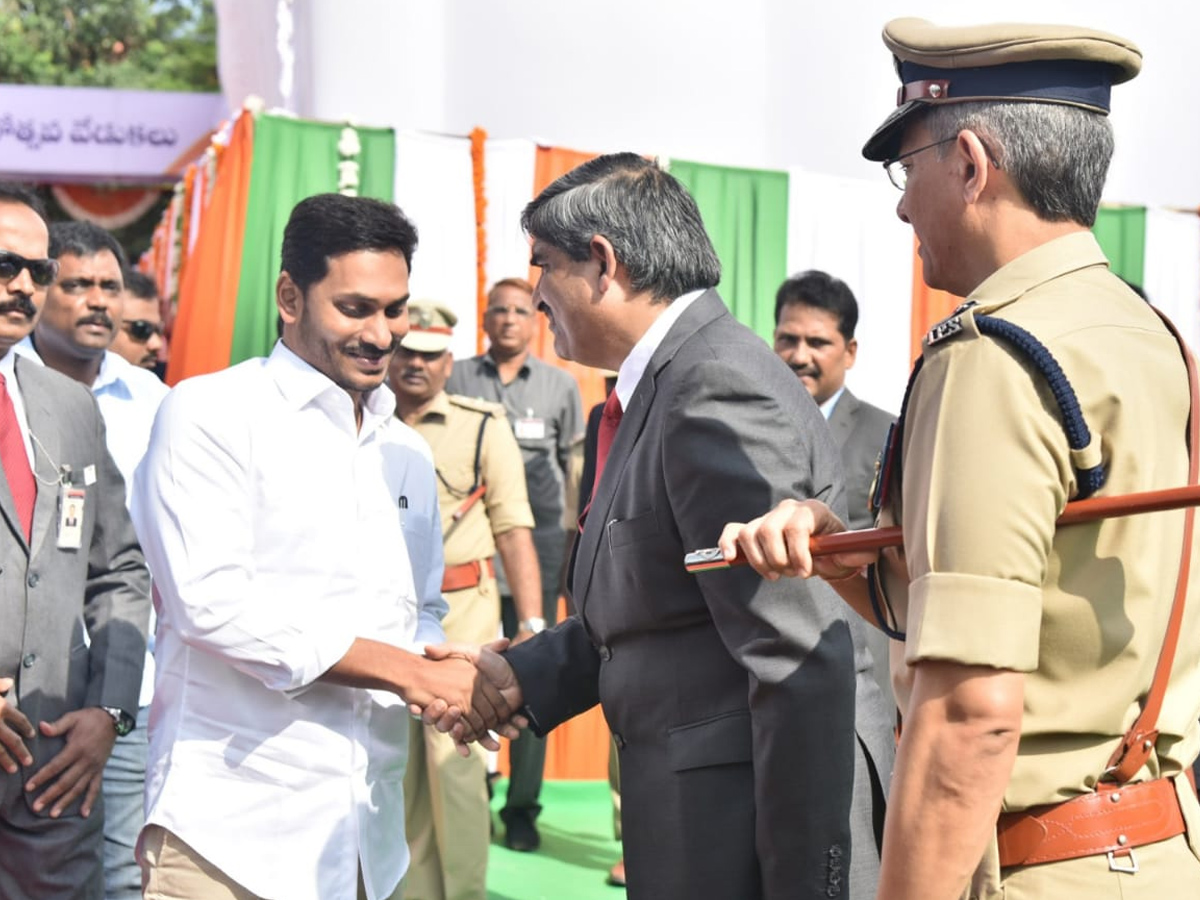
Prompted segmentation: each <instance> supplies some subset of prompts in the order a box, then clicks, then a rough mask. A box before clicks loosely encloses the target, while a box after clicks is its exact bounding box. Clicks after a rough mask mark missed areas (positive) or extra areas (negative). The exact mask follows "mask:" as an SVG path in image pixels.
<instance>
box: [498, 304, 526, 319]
mask: <svg viewBox="0 0 1200 900" xmlns="http://www.w3.org/2000/svg"><path fill="white" fill-rule="evenodd" d="M487 314H488V315H489V316H516V317H517V318H518V319H528V318H529V317H530V316H532V315H533V310H532V309H526V308H525V307H524V306H489V307H488V308H487Z"/></svg>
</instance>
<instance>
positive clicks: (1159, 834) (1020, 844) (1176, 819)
mask: <svg viewBox="0 0 1200 900" xmlns="http://www.w3.org/2000/svg"><path fill="white" fill-rule="evenodd" d="M1183 832H1184V824H1183V813H1182V811H1181V810H1180V808H1179V796H1178V794H1176V793H1175V783H1174V782H1173V781H1172V780H1171V779H1169V778H1158V779H1155V780H1154V781H1143V782H1140V783H1138V784H1126V785H1116V784H1103V783H1102V784H1100V785H1099V790H1097V791H1096V793H1094V794H1083V795H1081V796H1079V797H1073V798H1072V799H1070V800H1066V801H1064V802H1062V803H1055V804H1051V805H1048V806H1035V807H1031V808H1030V809H1027V810H1023V811H1021V812H1013V813H1004V814H1003V815H1002V816H1000V820H999V821H998V822H997V823H996V840H997V843H998V844H999V847H1000V865H1001V867H1007V866H1032V865H1036V864H1038V863H1047V862H1057V861H1058V860H1063V859H1076V858H1078V857H1081V856H1097V855H1099V854H1102V853H1107V854H1110V856H1115V857H1118V858H1119V857H1121V856H1123V855H1125V854H1126V853H1128V852H1129V851H1131V850H1132V849H1133V848H1134V847H1142V846H1144V845H1146V844H1153V843H1156V842H1158V841H1165V840H1166V839H1167V838H1172V837H1175V835H1177V834H1183ZM1109 865H1110V866H1111V865H1113V860H1112V859H1111V858H1110V860H1109ZM1133 865H1135V866H1136V862H1134V863H1133Z"/></svg>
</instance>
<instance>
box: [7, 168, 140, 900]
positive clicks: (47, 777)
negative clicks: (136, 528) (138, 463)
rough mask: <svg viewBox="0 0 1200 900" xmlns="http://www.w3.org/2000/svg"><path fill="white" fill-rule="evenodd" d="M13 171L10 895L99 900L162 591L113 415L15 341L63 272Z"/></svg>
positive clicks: (9, 454)
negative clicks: (113, 800) (107, 832)
mask: <svg viewBox="0 0 1200 900" xmlns="http://www.w3.org/2000/svg"><path fill="white" fill-rule="evenodd" d="M48 243H49V237H48V231H47V227H46V224H45V220H44V215H43V213H42V212H41V210H40V209H39V205H38V203H37V200H36V199H35V198H34V197H33V196H32V195H30V194H28V193H27V192H24V191H22V190H21V189H18V188H14V187H12V186H9V185H3V184H0V376H2V378H0V388H2V390H0V463H2V469H3V481H2V482H0V622H3V627H0V745H2V747H0V768H2V769H3V770H4V771H3V774H0V897H6V898H7V897H21V898H33V900H47V898H55V900H68V898H70V900H84V898H86V900H100V898H102V897H103V896H104V877H103V876H104V872H103V865H102V859H103V854H102V845H103V839H102V827H101V826H102V824H103V821H104V820H105V819H106V816H104V815H102V812H104V806H103V805H102V803H101V802H100V798H99V794H100V789H101V773H102V771H103V769H104V764H105V761H106V760H107V759H108V758H109V753H110V752H111V751H112V748H113V741H114V739H115V738H116V737H117V734H118V732H119V731H123V730H127V729H128V727H129V725H131V724H132V722H133V717H134V715H135V714H136V712H137V701H138V686H139V684H140V683H141V677H142V663H143V659H144V657H145V650H146V640H145V636H146V624H147V618H148V616H149V609H150V599H149V592H148V579H147V575H146V567H145V564H144V561H143V559H142V554H141V551H140V550H139V549H138V545H137V541H136V539H135V537H134V532H133V526H132V524H131V523H130V521H129V516H128V513H127V512H126V511H125V503H124V501H125V490H124V488H123V486H122V483H121V476H120V474H119V472H118V471H117V468H116V466H115V465H114V463H113V460H112V456H111V455H110V453H109V452H108V450H107V449H106V447H105V441H104V433H105V432H104V422H103V420H102V418H101V414H100V411H99V410H98V409H97V407H96V401H95V399H93V397H92V395H91V393H90V392H89V391H88V390H87V389H86V388H85V387H83V386H82V385H80V384H78V383H77V382H76V381H73V380H71V379H69V378H64V377H63V376H62V375H60V374H59V373H58V372H54V371H51V370H50V369H48V368H47V367H45V366H42V365H39V364H37V363H35V362H33V361H32V360H30V359H28V358H26V357H24V356H21V355H19V354H17V353H14V352H12V348H13V346H14V345H15V344H17V343H18V342H19V341H21V340H22V339H24V338H25V337H26V335H28V333H29V331H30V329H31V328H32V327H33V323H34V320H35V318H36V317H37V313H38V312H39V311H40V309H41V308H42V307H43V305H44V303H45V293H46V289H47V287H48V286H50V285H51V284H52V283H53V282H54V280H55V276H56V273H57V271H58V268H59V266H58V262H57V261H56V260H53V259H49V258H46V256H47V250H48Z"/></svg>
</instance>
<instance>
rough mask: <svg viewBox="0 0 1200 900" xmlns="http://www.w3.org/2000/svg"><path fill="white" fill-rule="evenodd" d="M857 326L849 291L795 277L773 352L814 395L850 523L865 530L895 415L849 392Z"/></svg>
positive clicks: (813, 277) (780, 300)
mask: <svg viewBox="0 0 1200 900" xmlns="http://www.w3.org/2000/svg"><path fill="white" fill-rule="evenodd" d="M857 326H858V302H857V301H856V300H855V299H854V292H853V291H851V290H850V287H849V286H848V285H847V284H846V282H844V281H842V280H841V279H839V278H834V277H833V276H832V275H830V274H828V273H827V272H821V271H818V270H816V269H810V270H808V271H807V272H800V273H799V274H798V275H793V276H792V277H791V278H789V279H788V280H787V281H785V282H784V283H783V284H781V285H780V286H779V290H778V291H777V292H776V293H775V352H776V353H777V354H778V355H779V358H780V359H782V360H783V361H784V362H785V363H787V364H788V366H790V367H791V369H792V371H793V372H795V373H796V377H797V378H799V379H800V382H801V383H802V384H803V385H804V387H805V388H806V389H807V390H808V392H809V393H810V394H812V398H813V400H815V401H816V403H817V406H819V407H820V408H821V412H822V414H824V416H825V419H826V421H828V422H829V429H830V431H832V432H833V438H834V440H835V441H837V444H838V447H840V448H841V450H842V468H843V469H844V470H845V475H846V511H847V512H848V513H849V515H850V518H849V519H848V520H847V524H848V525H849V526H850V527H851V528H870V527H871V526H872V525H874V524H875V517H874V516H872V515H871V512H870V510H869V509H868V504H867V501H868V500H869V499H870V497H869V495H870V491H871V482H872V481H873V480H874V478H875V461H876V460H877V459H878V458H879V451H880V450H882V449H883V442H884V439H885V438H886V437H887V431H888V427H889V426H890V425H891V424H892V422H894V421H895V420H896V417H895V416H893V415H892V414H891V413H889V412H884V411H883V410H882V409H880V408H879V407H877V406H872V405H871V404H870V403H867V402H865V401H863V400H859V399H858V398H857V397H855V396H854V394H852V393H851V392H850V390H849V389H848V388H847V387H846V372H847V371H849V370H850V369H851V368H853V366H854V361H855V360H856V359H857V358H858V341H857V339H855V337H854V330H855V328H856V327H857Z"/></svg>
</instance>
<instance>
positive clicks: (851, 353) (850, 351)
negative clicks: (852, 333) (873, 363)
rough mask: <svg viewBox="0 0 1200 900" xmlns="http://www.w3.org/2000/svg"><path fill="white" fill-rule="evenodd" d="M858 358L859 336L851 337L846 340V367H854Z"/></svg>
mask: <svg viewBox="0 0 1200 900" xmlns="http://www.w3.org/2000/svg"><path fill="white" fill-rule="evenodd" d="M856 359H858V338H850V340H848V341H846V368H847V369H853V368H854V361H855V360H856Z"/></svg>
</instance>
